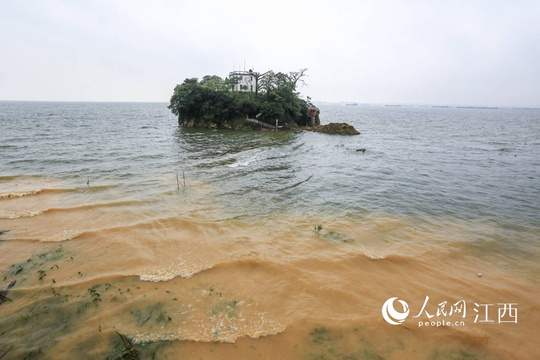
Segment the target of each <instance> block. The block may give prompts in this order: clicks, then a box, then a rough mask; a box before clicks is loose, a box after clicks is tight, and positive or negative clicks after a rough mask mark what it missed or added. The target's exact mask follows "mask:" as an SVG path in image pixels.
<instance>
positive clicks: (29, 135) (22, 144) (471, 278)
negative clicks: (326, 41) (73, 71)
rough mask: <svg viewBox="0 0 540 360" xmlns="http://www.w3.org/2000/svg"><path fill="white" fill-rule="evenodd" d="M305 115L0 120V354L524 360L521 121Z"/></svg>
mask: <svg viewBox="0 0 540 360" xmlns="http://www.w3.org/2000/svg"><path fill="white" fill-rule="evenodd" d="M320 109H321V122H322V123H329V122H347V123H349V124H351V125H353V126H354V127H355V128H356V129H357V130H359V131H360V132H361V135H358V136H336V135H326V134H320V133H312V132H306V131H300V132H285V131H278V132H273V131H264V132H256V131H238V132H234V131H229V130H210V129H183V128H181V127H179V126H178V123H177V120H176V119H175V117H174V116H173V115H172V114H171V113H170V111H169V110H168V109H167V104H164V103H53V102H0V129H1V131H0V134H1V137H0V139H1V140H0V231H4V232H3V233H1V234H0V254H1V255H0V276H1V279H3V280H2V281H1V282H0V290H3V289H5V288H6V287H7V286H8V285H9V284H10V283H11V282H12V281H14V280H15V281H16V284H15V285H14V286H13V288H11V289H10V290H9V292H8V293H7V296H8V297H9V298H10V299H11V300H12V301H8V300H6V301H4V302H2V303H1V304H0V329H1V330H0V333H1V336H0V357H2V354H3V352H4V351H7V353H6V355H5V357H4V358H5V359H10V358H13V359H19V358H24V357H25V356H26V357H27V358H39V359H41V358H45V359H47V358H51V359H64V358H65V359H71V358H81V359H84V358H88V359H92V358H106V357H109V358H114V356H117V355H118V354H119V353H120V352H121V351H122V340H121V338H120V337H119V336H118V335H117V334H116V332H119V333H121V334H124V335H126V336H127V337H128V338H130V339H131V340H132V341H134V343H135V345H134V346H136V348H137V349H138V351H139V352H140V354H141V358H146V357H147V358H152V356H153V355H155V356H156V358H159V359H176V358H179V357H182V358H207V359H214V358H223V359H240V358H242V359H243V358H245V359H252V358H263V359H278V358H282V359H344V358H347V359H407V358H409V359H416V358H419V359H423V358H425V359H455V358H467V359H469V358H470V359H474V358H478V359H481V358H494V359H498V358H501V359H507V358H510V359H514V358H515V359H526V358H531V359H532V358H537V357H539V356H540V352H539V350H538V347H537V346H535V341H536V339H535V336H536V334H537V333H538V331H540V326H539V325H538V324H539V320H540V319H539V318H538V314H537V309H538V307H539V306H540V300H539V297H540V288H539V282H538V278H539V277H538V275H539V274H540V271H539V270H540V268H539V266H538V260H539V242H540V156H539V155H538V154H539V152H540V139H539V135H540V110H526V109H523V110H520V109H452V108H444V109H435V108H412V107H411V108H407V107H363V106H321V107H320ZM363 149H365V151H363ZM393 297H397V298H398V299H399V300H402V301H405V302H406V303H407V305H408V309H409V311H410V314H409V315H408V316H407V317H406V318H405V319H404V321H403V322H402V323H401V324H399V325H391V324H389V323H388V322H387V321H385V319H384V317H383V314H382V307H383V304H384V303H385V302H386V301H387V300H388V299H390V298H393ZM460 301H462V303H461V304H463V303H464V304H466V311H463V310H465V309H462V311H461V312H458V305H455V304H458V303H459V302H460ZM444 302H446V303H444ZM443 303H444V305H441V304H443ZM398 304H399V302H398V300H396V301H395V302H394V306H395V310H396V311H397V312H398V313H405V310H406V309H405V308H403V307H401V308H400V305H398ZM511 304H512V305H511ZM423 305H425V306H423ZM450 310H451V311H450ZM514 311H515V313H514ZM416 315H418V316H416ZM514 315H515V316H514ZM396 316H398V317H399V314H395V313H394V317H393V319H394V320H396V319H397V318H396ZM432 321H434V322H435V325H436V324H437V322H439V323H442V324H446V322H449V323H450V324H452V325H450V326H446V325H445V326H439V327H437V326H434V327H433V326H430V322H432ZM398 322H399V321H398ZM426 322H427V323H428V325H426V324H425V323H426ZM461 322H463V324H461ZM456 323H457V324H458V325H455V324H456Z"/></svg>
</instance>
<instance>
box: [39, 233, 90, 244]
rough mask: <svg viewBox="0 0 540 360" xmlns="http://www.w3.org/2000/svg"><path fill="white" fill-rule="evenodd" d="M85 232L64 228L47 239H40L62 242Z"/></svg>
mask: <svg viewBox="0 0 540 360" xmlns="http://www.w3.org/2000/svg"><path fill="white" fill-rule="evenodd" d="M83 234H84V232H80V231H75V230H64V231H61V232H59V233H56V234H54V235H51V236H49V237H47V238H45V239H41V240H40V241H41V242H62V241H68V240H73V239H75V238H77V237H79V236H81V235H83Z"/></svg>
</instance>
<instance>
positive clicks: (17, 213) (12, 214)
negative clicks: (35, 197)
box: [0, 209, 44, 219]
mask: <svg viewBox="0 0 540 360" xmlns="http://www.w3.org/2000/svg"><path fill="white" fill-rule="evenodd" d="M43 213H44V210H3V209H0V219H19V218H25V217H33V216H37V215H40V214H43Z"/></svg>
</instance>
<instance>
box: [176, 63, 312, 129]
mask: <svg viewBox="0 0 540 360" xmlns="http://www.w3.org/2000/svg"><path fill="white" fill-rule="evenodd" d="M306 70H307V69H302V70H299V71H293V72H289V73H287V74H285V73H282V72H274V71H272V70H270V71H267V72H265V73H262V74H261V73H258V72H254V71H253V70H249V71H243V72H240V71H235V72H231V73H230V74H229V77H227V78H226V79H222V78H221V77H219V76H217V75H207V76H204V77H203V78H202V79H201V80H199V79H197V78H190V79H185V80H184V82H183V83H182V84H181V85H177V86H176V87H175V88H174V93H173V95H172V97H171V101H170V105H169V109H170V110H171V111H172V112H173V114H175V115H176V116H178V123H179V124H180V125H181V126H184V127H203V128H219V129H242V128H250V129H251V128H275V127H276V126H277V127H278V128H280V129H290V128H298V127H301V126H310V125H311V117H310V109H312V108H313V109H314V112H315V119H314V120H315V121H314V122H315V125H320V121H319V109H317V108H316V107H314V106H313V104H312V103H311V102H310V99H309V97H308V98H307V100H304V99H301V98H300V95H299V93H298V92H297V91H296V88H297V85H298V84H301V83H304V81H303V78H304V77H305V76H306ZM276 123H277V125H276Z"/></svg>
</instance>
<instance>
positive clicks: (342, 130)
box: [306, 123, 360, 135]
mask: <svg viewBox="0 0 540 360" xmlns="http://www.w3.org/2000/svg"><path fill="white" fill-rule="evenodd" d="M306 130H309V131H315V132H321V133H325V134H333V135H359V134H360V133H359V132H358V131H356V129H355V128H354V127H353V126H352V125H349V124H346V123H330V124H326V125H319V126H315V127H312V128H307V129H306Z"/></svg>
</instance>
